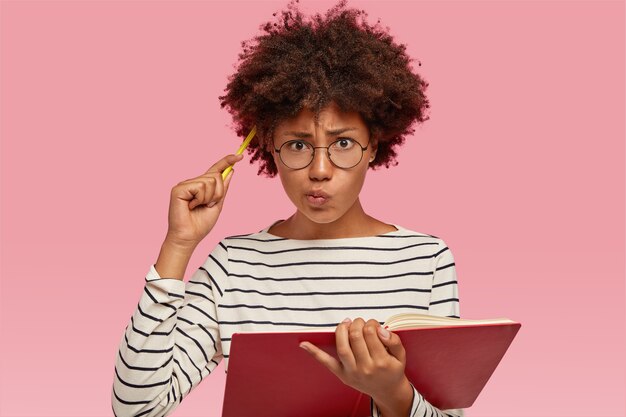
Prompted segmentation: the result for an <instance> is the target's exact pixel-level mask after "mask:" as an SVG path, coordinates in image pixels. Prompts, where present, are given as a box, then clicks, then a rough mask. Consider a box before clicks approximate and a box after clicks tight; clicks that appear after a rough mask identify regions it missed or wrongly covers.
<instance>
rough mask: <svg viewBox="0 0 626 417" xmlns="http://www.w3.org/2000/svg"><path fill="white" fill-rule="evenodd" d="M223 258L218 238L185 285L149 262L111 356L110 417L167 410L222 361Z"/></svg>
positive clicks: (150, 416) (150, 415) (147, 416)
mask: <svg viewBox="0 0 626 417" xmlns="http://www.w3.org/2000/svg"><path fill="white" fill-rule="evenodd" d="M227 262H228V255H227V250H226V247H225V246H224V245H223V244H222V243H221V242H220V244H219V245H218V246H217V247H216V248H215V249H214V250H213V251H212V252H211V254H210V255H209V257H208V258H207V260H206V261H205V262H204V264H203V265H202V266H201V267H200V268H198V269H197V270H196V271H195V272H194V273H193V275H192V276H191V278H190V279H189V281H188V282H187V283H185V282H184V281H181V280H178V279H174V278H166V277H163V278H162V277H160V276H159V274H158V273H157V270H156V269H155V267H154V265H151V266H150V269H149V271H148V274H147V275H146V278H145V284H144V288H143V293H142V295H141V297H140V299H139V304H138V305H137V308H136V309H135V311H134V313H133V315H132V316H131V318H130V323H129V324H128V325H127V326H126V329H125V331H124V335H123V338H122V340H121V342H120V344H119V350H118V353H117V357H116V362H115V375H114V380H113V388H112V392H111V402H112V408H113V414H114V415H115V416H116V417H122V416H136V417H141V416H145V417H155V416H166V415H168V414H170V413H171V412H172V411H173V410H174V409H175V408H176V407H177V406H178V404H180V402H181V401H182V400H183V398H184V397H185V396H187V395H188V394H189V393H190V392H191V390H193V389H194V388H195V387H196V386H197V385H198V384H199V383H200V381H202V380H203V379H204V378H205V377H206V376H207V375H208V374H210V373H211V372H212V371H213V370H214V369H215V367H217V365H218V364H219V362H220V361H221V360H222V359H223V355H222V347H221V344H220V337H219V331H218V322H217V314H216V303H219V300H220V297H221V290H220V288H219V285H218V282H223V280H222V279H223V277H225V276H226V275H227V272H226V269H225V268H226V265H227Z"/></svg>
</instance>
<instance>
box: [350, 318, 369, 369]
mask: <svg viewBox="0 0 626 417" xmlns="http://www.w3.org/2000/svg"><path fill="white" fill-rule="evenodd" d="M364 326H365V320H363V319H362V318H360V317H358V318H356V319H355V320H354V321H353V322H352V324H350V329H349V330H348V337H349V338H350V347H351V348H352V352H353V354H354V359H355V360H356V366H357V367H360V366H367V365H369V364H370V363H371V361H372V358H371V356H370V352H369V350H368V349H367V343H365V338H364V337H363V327H364Z"/></svg>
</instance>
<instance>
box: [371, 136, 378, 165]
mask: <svg viewBox="0 0 626 417" xmlns="http://www.w3.org/2000/svg"><path fill="white" fill-rule="evenodd" d="M370 149H371V155H370V162H373V161H374V159H375V158H376V152H378V138H372V140H371V141H370Z"/></svg>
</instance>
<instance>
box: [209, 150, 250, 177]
mask: <svg viewBox="0 0 626 417" xmlns="http://www.w3.org/2000/svg"><path fill="white" fill-rule="evenodd" d="M242 159H243V154H241V155H235V154H231V155H226V156H225V157H223V158H222V159H220V160H219V161H217V162H216V163H214V164H213V165H212V166H211V168H209V169H208V170H207V171H206V172H205V174H208V173H210V172H217V173H219V174H221V173H222V171H224V170H225V169H226V168H228V167H229V166H230V165H234V164H236V163H237V162H239V161H241V160H242Z"/></svg>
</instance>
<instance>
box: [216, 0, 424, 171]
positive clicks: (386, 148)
mask: <svg viewBox="0 0 626 417" xmlns="http://www.w3.org/2000/svg"><path fill="white" fill-rule="evenodd" d="M296 3H298V0H295V2H294V0H291V2H290V3H289V4H288V5H287V9H286V10H283V11H281V12H280V14H279V15H278V17H276V21H275V22H271V21H270V22H267V23H264V24H262V25H261V27H260V29H261V31H262V34H261V35H257V36H255V37H254V38H253V39H251V40H248V41H244V42H242V47H243V51H242V52H240V53H239V62H238V65H237V66H236V72H235V73H234V74H233V75H231V76H230V77H229V78H228V84H227V86H226V88H225V89H224V91H225V93H226V94H225V95H223V96H220V97H219V100H220V105H221V107H222V108H224V107H227V110H228V111H229V113H230V114H231V116H232V118H233V123H234V129H235V131H236V132H237V135H239V136H241V137H245V136H246V135H247V134H248V132H249V131H250V130H251V129H252V127H253V126H254V125H256V126H257V135H256V137H255V139H254V140H253V141H252V142H251V143H250V145H249V146H248V153H249V154H254V155H253V156H252V158H251V160H250V163H253V162H254V161H256V160H260V167H259V171H258V174H259V175H260V174H262V173H264V174H265V175H266V176H268V177H274V176H275V175H276V174H277V172H278V171H277V168H276V164H275V162H274V158H273V156H272V152H271V149H270V146H269V144H271V143H273V133H274V129H275V127H276V125H277V124H278V123H279V122H280V121H282V120H284V119H288V118H291V117H293V116H295V115H296V114H298V112H299V111H300V110H301V109H302V108H303V107H306V108H309V109H311V110H312V111H313V112H314V113H315V114H316V115H318V114H319V111H320V110H321V109H323V108H324V107H325V106H326V105H328V104H329V103H330V102H334V103H336V104H337V105H338V107H339V108H340V109H341V110H342V111H355V112H358V113H359V114H360V116H361V117H362V118H363V120H364V122H365V124H366V125H367V126H368V128H369V131H370V136H371V139H372V141H376V142H377V143H378V151H377V152H376V158H375V159H374V161H373V162H372V163H371V164H370V167H372V168H373V169H375V168H376V167H377V166H380V165H385V167H387V168H389V165H390V164H393V165H394V166H395V165H397V164H398V162H397V161H396V159H395V158H396V156H397V153H396V150H395V148H396V147H397V146H400V145H402V144H403V143H404V141H405V139H406V136H407V135H411V134H413V133H414V131H415V130H414V129H413V128H412V125H413V124H414V123H415V122H420V123H421V122H424V121H425V120H428V116H426V115H425V111H426V109H427V108H429V103H428V99H427V98H426V96H425V94H424V92H425V90H426V87H428V83H427V82H425V81H424V80H423V79H422V78H421V77H420V76H419V75H418V74H414V73H413V71H412V68H411V61H412V59H411V58H410V57H408V56H407V54H406V46H405V45H403V44H397V43H394V41H393V37H392V36H391V35H390V34H389V33H388V32H389V28H388V27H387V28H384V29H383V28H382V27H381V25H380V19H379V20H378V22H377V23H376V24H375V25H373V26H372V25H369V24H368V23H367V21H366V17H367V13H366V12H365V10H357V9H351V8H346V0H341V1H339V3H337V4H336V5H335V6H334V7H332V8H331V9H329V10H328V11H327V12H326V14H325V16H322V15H320V14H319V13H317V14H315V15H314V16H312V17H311V18H305V16H304V15H303V14H302V12H301V11H300V10H299V9H298V7H297V4H296ZM274 16H277V13H274ZM419 65H421V63H420V64H419Z"/></svg>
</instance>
